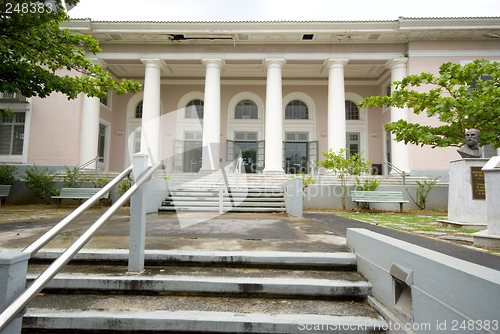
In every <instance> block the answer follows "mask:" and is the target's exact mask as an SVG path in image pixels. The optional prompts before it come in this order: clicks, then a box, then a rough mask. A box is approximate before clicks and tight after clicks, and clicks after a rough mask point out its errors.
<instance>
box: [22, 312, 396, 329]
mask: <svg viewBox="0 0 500 334" xmlns="http://www.w3.org/2000/svg"><path fill="white" fill-rule="evenodd" d="M68 322H70V323H71V325H72V328H74V329H75V328H77V329H89V328H91V329H93V330H94V332H96V333H97V331H96V330H114V331H118V330H127V331H134V330H140V331H154V330H161V331H183V330H187V331H190V332H191V331H196V332H200V333H214V332H217V333H244V332H246V333H248V332H253V333H256V332H258V333H304V329H305V328H306V327H305V325H304V324H308V325H309V326H311V328H313V327H312V326H314V325H316V326H318V324H323V325H322V327H323V329H325V328H326V330H331V329H332V328H333V326H335V327H338V326H354V327H356V326H357V330H356V333H374V332H381V333H384V331H379V329H381V328H387V322H386V321H385V320H383V319H382V318H381V317H380V316H378V315H376V314H373V315H372V316H358V315H346V316H331V315H318V314H299V315H298V314H294V313H292V314H287V313H275V312H269V313H263V312H259V313H235V312H207V311H165V310H136V309H132V310H130V309H128V310H126V309H107V310H80V309H75V310H66V311H63V312H61V311H60V310H56V309H29V310H28V312H27V314H26V315H25V316H24V320H23V327H24V328H30V327H31V328H37V327H43V328H46V329H49V328H58V327H57V326H58V325H59V324H60V323H62V324H64V323H68ZM90 324H92V326H91V327H90V326H89V325H90ZM327 326H330V327H327ZM360 326H361V327H360ZM347 328H349V327H347ZM335 332H338V333H340V332H347V331H342V330H340V331H337V330H335Z"/></svg>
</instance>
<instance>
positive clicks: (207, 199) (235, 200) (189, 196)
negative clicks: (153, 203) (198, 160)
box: [159, 173, 290, 212]
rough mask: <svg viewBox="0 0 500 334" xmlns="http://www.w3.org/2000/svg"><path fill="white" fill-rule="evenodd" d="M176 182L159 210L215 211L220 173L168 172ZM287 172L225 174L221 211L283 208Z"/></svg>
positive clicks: (276, 209) (260, 210)
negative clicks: (177, 183)
mask: <svg viewBox="0 0 500 334" xmlns="http://www.w3.org/2000/svg"><path fill="white" fill-rule="evenodd" d="M169 178H170V179H171V180H173V181H174V182H179V183H180V184H179V185H178V186H175V187H173V188H172V189H170V193H169V195H168V196H167V197H166V198H165V201H163V203H162V205H161V207H160V208H159V211H160V212H161V211H213V212H218V211H219V186H220V185H223V184H224V179H223V178H222V174H221V173H213V174H208V175H203V174H198V173H179V174H171V175H169ZM289 179H290V176H287V175H278V176H270V175H257V174H241V175H236V174H228V175H227V180H228V184H229V190H226V189H225V188H224V191H223V211H224V212H227V211H232V212H285V211H286V209H285V198H284V193H283V189H282V187H281V184H282V183H283V182H285V181H286V180H289Z"/></svg>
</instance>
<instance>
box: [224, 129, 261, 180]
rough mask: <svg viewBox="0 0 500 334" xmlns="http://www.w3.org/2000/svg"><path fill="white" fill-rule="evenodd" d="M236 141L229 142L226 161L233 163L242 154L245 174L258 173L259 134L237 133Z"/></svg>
mask: <svg viewBox="0 0 500 334" xmlns="http://www.w3.org/2000/svg"><path fill="white" fill-rule="evenodd" d="M234 139H235V140H234V141H233V140H227V156H226V161H227V162H231V161H233V160H234V159H235V158H236V157H237V156H238V155H239V154H240V153H241V157H242V158H243V168H244V169H245V173H257V132H235V133H234Z"/></svg>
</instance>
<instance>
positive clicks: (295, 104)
mask: <svg viewBox="0 0 500 334" xmlns="http://www.w3.org/2000/svg"><path fill="white" fill-rule="evenodd" d="M285 119H309V108H308V107H307V105H306V104H305V103H304V102H302V101H299V100H294V101H291V102H289V103H288V104H287V106H286V107H285Z"/></svg>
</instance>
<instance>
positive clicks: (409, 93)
mask: <svg viewBox="0 0 500 334" xmlns="http://www.w3.org/2000/svg"><path fill="white" fill-rule="evenodd" d="M439 74H440V76H435V75H433V74H431V73H422V74H420V75H410V76H407V77H406V78H404V79H403V80H402V81H396V82H394V83H393V84H392V85H393V86H394V87H395V90H393V92H392V93H391V95H390V96H372V97H368V98H365V99H364V100H363V101H361V102H360V103H359V106H360V107H370V108H373V107H375V106H377V107H382V106H383V105H389V106H394V107H398V108H404V107H408V108H412V109H413V112H414V113H415V114H417V115H418V114H421V113H423V112H425V113H426V114H427V117H437V119H438V120H439V121H440V122H441V124H439V125H437V126H431V125H420V124H417V123H410V122H407V121H405V120H398V121H396V122H392V123H388V124H386V125H385V126H384V129H385V130H386V131H390V132H391V133H393V134H394V135H395V139H396V140H397V141H404V142H405V144H408V143H410V144H415V145H420V146H424V145H432V147H433V148H434V147H447V146H462V145H463V144H464V143H465V131H466V130H468V129H478V130H480V131H481V140H480V145H482V146H484V145H488V144H492V146H493V147H494V148H498V147H500V137H499V134H500V64H499V63H497V62H493V63H491V62H489V61H488V60H484V59H483V60H475V61H474V62H472V63H470V64H467V65H464V66H461V65H459V64H454V63H445V64H442V65H441V67H440V69H439ZM422 85H426V86H427V87H429V88H430V89H428V90H427V91H426V92H419V91H416V90H412V89H411V88H413V87H420V86H422Z"/></svg>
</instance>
